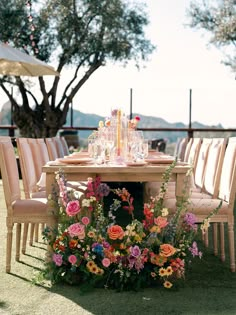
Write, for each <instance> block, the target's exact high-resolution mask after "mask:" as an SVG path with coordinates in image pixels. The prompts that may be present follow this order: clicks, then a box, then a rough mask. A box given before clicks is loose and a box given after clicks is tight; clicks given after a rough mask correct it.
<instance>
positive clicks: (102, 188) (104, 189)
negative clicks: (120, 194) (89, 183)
mask: <svg viewBox="0 0 236 315" xmlns="http://www.w3.org/2000/svg"><path fill="white" fill-rule="evenodd" d="M97 193H98V195H99V196H101V197H103V196H108V195H109V193H110V187H109V186H108V185H107V184H105V183H101V184H100V185H99V186H98V190H97Z"/></svg>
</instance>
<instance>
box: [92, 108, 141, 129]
mask: <svg viewBox="0 0 236 315" xmlns="http://www.w3.org/2000/svg"><path fill="white" fill-rule="evenodd" d="M117 112H118V109H114V110H112V112H111V117H106V118H105V121H103V120H100V121H99V123H98V129H101V128H104V127H110V126H111V124H112V120H113V119H114V117H116V116H117ZM139 121H140V117H139V116H134V118H131V119H129V120H128V128H129V129H136V128H137V125H138V123H139Z"/></svg>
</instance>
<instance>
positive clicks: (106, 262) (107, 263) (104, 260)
mask: <svg viewBox="0 0 236 315" xmlns="http://www.w3.org/2000/svg"><path fill="white" fill-rule="evenodd" d="M102 264H103V266H104V267H109V266H110V264H111V261H110V259H109V258H103V260H102Z"/></svg>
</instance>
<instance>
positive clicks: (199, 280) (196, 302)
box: [48, 250, 236, 315]
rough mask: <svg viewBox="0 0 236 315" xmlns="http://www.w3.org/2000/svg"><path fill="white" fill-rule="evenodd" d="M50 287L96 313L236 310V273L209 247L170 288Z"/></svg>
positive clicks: (180, 312) (202, 312)
mask: <svg viewBox="0 0 236 315" xmlns="http://www.w3.org/2000/svg"><path fill="white" fill-rule="evenodd" d="M48 290H49V291H50V292H53V293H54V294H58V295H62V296H63V297H65V298H66V299H69V300H71V301H73V302H74V303H76V304H77V305H78V306H80V307H82V308H83V309H84V310H87V311H89V312H91V313H92V314H95V315H100V314H101V315H110V314H112V315H116V314H117V315H118V314H121V313H124V314H126V315H129V314H137V315H138V314H142V313H144V314H145V315H146V314H150V315H155V314H158V315H159V314H165V315H166V314H167V315H168V314H175V315H178V314H179V315H180V314H186V315H187V314H188V315H189V314H199V315H206V314H209V315H210V314H211V315H213V314H224V315H227V314H230V315H231V314H232V315H233V314H236V299H235V296H236V274H235V273H232V272H231V271H230V269H229V267H228V264H227V263H225V264H223V263H222V262H221V261H220V260H219V258H218V257H215V256H214V255H213V254H211V251H210V250H205V253H204V256H203V258H202V260H201V261H200V260H199V259H198V258H197V259H194V261H193V262H192V264H191V266H189V267H188V272H187V274H186V279H185V281H181V282H179V283H177V284H176V285H175V286H174V287H173V288H172V289H170V290H168V289H165V288H163V287H161V286H159V287H156V288H146V289H143V290H141V291H138V292H133V291H129V292H116V291H113V290H109V289H94V290H93V291H90V292H87V293H84V294H82V293H81V291H80V286H70V285H66V284H60V285H59V284H58V285H54V286H53V287H52V288H50V289H48Z"/></svg>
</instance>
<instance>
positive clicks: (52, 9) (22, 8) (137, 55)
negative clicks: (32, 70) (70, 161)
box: [0, 0, 154, 137]
mask: <svg viewBox="0 0 236 315" xmlns="http://www.w3.org/2000/svg"><path fill="white" fill-rule="evenodd" d="M146 25H148V18H147V14H146V12H145V9H144V5H143V4H142V3H140V2H139V4H137V3H134V2H133V1H132V3H130V2H128V1H125V0H109V1H107V0H76V1H72V0H68V1H64V0H47V1H46V0H44V1H40V2H38V1H36V0H35V1H25V0H17V1H15V0H10V1H6V0H2V2H1V8H0V26H1V27H0V37H1V40H2V41H8V42H9V43H10V44H14V46H16V47H24V50H26V51H28V52H29V53H33V54H36V55H37V57H38V58H39V59H41V60H43V61H46V62H53V63H57V67H56V68H57V70H58V72H59V73H60V74H61V77H63V76H64V74H63V70H64V69H69V68H70V69H73V72H74V74H73V75H72V76H70V77H68V78H67V84H65V83H64V84H63V86H60V85H59V83H60V80H61V78H60V77H55V78H54V79H53V80H52V82H51V83H50V81H46V80H44V78H43V77H39V78H38V90H39V91H40V92H41V98H37V97H36V96H35V95H34V94H33V92H32V89H31V86H32V82H31V83H30V81H29V80H27V81H26V80H25V79H22V78H21V77H11V78H10V77H3V78H2V79H1V81H0V86H1V87H2V89H3V90H4V92H5V93H6V94H7V96H8V97H9V99H10V101H11V102H12V105H13V109H14V111H13V120H14V122H15V124H16V125H17V126H18V128H19V129H20V133H21V135H22V136H28V137H47V136H55V135H56V133H57V131H58V130H59V129H60V128H61V127H62V126H63V125H64V124H65V123H66V117H67V113H68V109H69V105H70V103H71V101H72V100H73V98H74V96H75V95H76V93H77V92H78V91H79V89H80V88H81V87H82V86H83V84H85V82H86V81H87V80H88V79H89V78H90V76H91V75H92V74H93V73H94V72H95V71H96V70H97V69H99V68H100V67H102V66H105V65H106V64H107V63H108V62H121V63H124V64H126V63H127V62H128V61H130V60H133V61H134V63H135V64H136V65H137V66H138V65H140V64H141V62H143V61H145V60H147V58H148V56H149V55H150V54H151V53H152V51H153V49H154V46H153V45H152V44H151V42H150V41H149V40H148V39H145V33H144V27H145V26H146ZM65 75H66V74H65ZM9 85H10V86H14V87H15V91H14V94H15V95H18V96H21V101H20V100H19V98H18V99H16V97H15V96H13V95H12V94H11V89H10V88H9ZM16 88H17V91H16Z"/></svg>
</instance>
